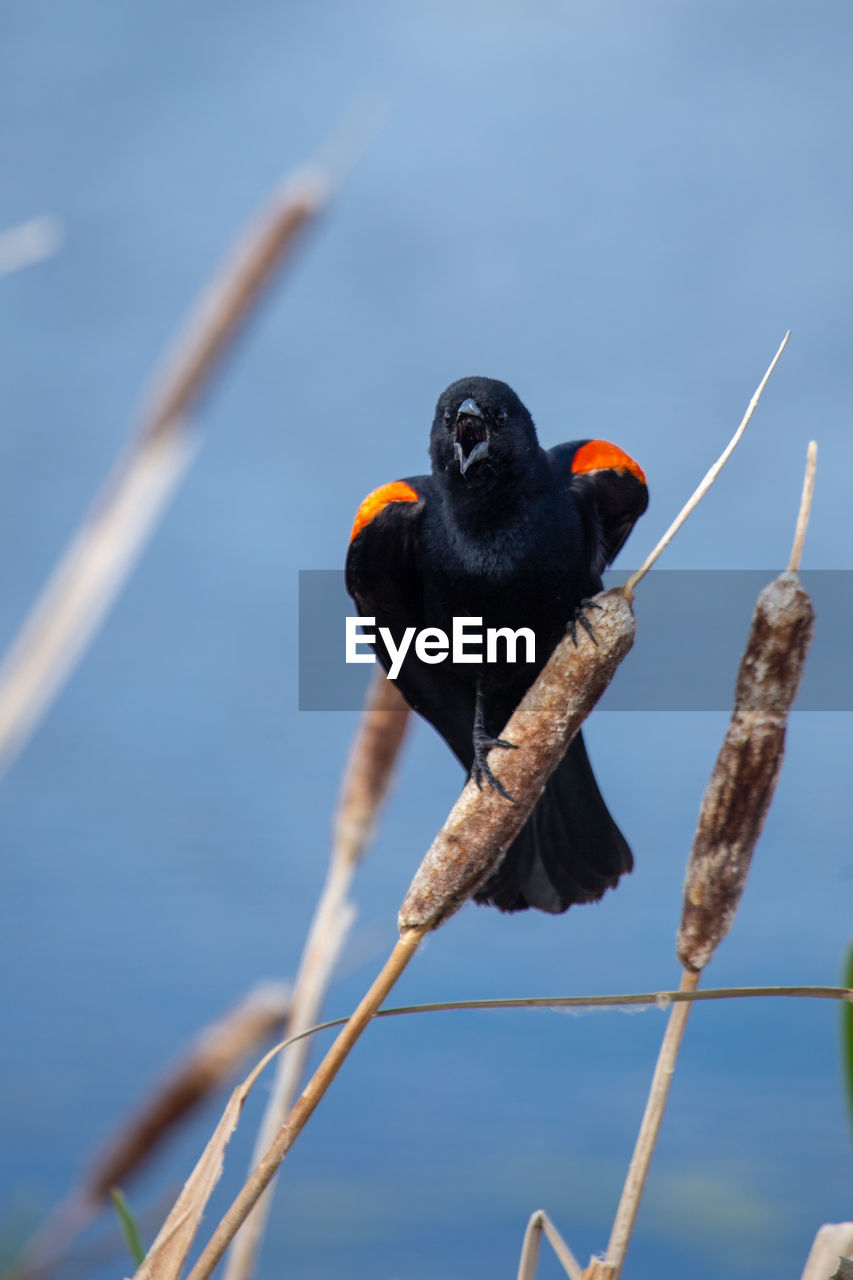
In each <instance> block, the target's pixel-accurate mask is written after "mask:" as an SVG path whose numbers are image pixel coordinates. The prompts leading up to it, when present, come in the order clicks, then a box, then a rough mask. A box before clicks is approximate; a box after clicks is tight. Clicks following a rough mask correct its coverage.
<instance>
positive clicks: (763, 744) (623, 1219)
mask: <svg viewBox="0 0 853 1280" xmlns="http://www.w3.org/2000/svg"><path fill="white" fill-rule="evenodd" d="M816 465H817V445H816V444H815V443H814V441H812V443H811V444H810V445H809V448H808V454H807V458H806V470H805V478H804V481H803V491H802V497H801V499H800V507H799V514H798V517H797V526H796V534H795V537H794V546H793V549H792V552H791V559H790V562H789V565H788V570H787V571H786V572H784V573H782V574H780V575H779V577H778V578H777V579H776V580H775V581H774V582H771V583H770V584H769V586H767V587H765V588H764V589H763V590H762V591H761V592H760V593H759V596H758V601H757V604H756V607H755V612H754V614H753V618H752V626H751V628H750V634H749V639H748V642H747V647H746V652H745V653H744V656H743V658H742V660H741V664H740V670H739V672H738V678H737V687H736V691H735V704H734V710H733V711H732V717H731V721H730V723H729V728H728V731H727V733H726V737H725V739H724V741H723V745H722V747H721V749H720V754H719V756H718V757H717V762H716V764H715V765H714V769H713V771H712V773H711V778H710V780H709V782H708V785H707V787H706V789H705V794H704V796H703V799H702V804H701V806H700V810H699V821H698V825H697V828H696V834H695V836H694V838H693V847H692V849H691V851H690V857H689V858H688V862H687V873H686V877H685V884H684V903H683V907H682V915H681V925H680V928H679V931H678V942H677V954H678V959H679V960H680V961H681V964H682V966H683V972H682V977H681V987H680V990H681V991H682V992H691V991H695V989H696V987H697V986H698V983H699V978H700V975H701V972H702V970H703V969H704V968H705V966H706V965H707V964H708V963H709V962H710V960H711V959H712V957H713V955H714V952H715V951H716V949H717V947H718V946H719V944H720V942H721V941H722V939H723V938H724V937H725V936H726V934H727V933H728V931H729V929H730V928H731V925H732V922H733V920H734V917H735V913H736V912H737V908H738V905H739V903H740V899H741V894H742V893H743V889H744V886H745V884H746V878H747V875H748V873H749V866H750V862H751V860H752V854H753V850H754V848H755V845H756V842H757V840H758V837H759V835H760V834H761V830H762V828H763V826H764V821H765V819H766V817H767V812H768V810H769V808H770V803H771V801H772V799H773V795H774V792H775V790H776V783H777V782H778V779H779V773H780V771H781V768H782V760H783V758H784V753H785V730H786V726H787V719H788V714H789V712H790V709H791V706H792V705H793V702H794V699H795V698H796V696H797V692H798V690H799V687H800V681H801V678H802V673H803V666H804V664H805V659H806V654H807V653H808V649H809V645H810V643H811V638H812V634H813V631H814V610H813V609H812V605H811V601H810V599H809V597H808V594H807V593H806V591H805V590H804V589H803V587H802V586H801V585H800V582H799V579H798V578H797V570H798V569H799V565H800V559H801V557H802V548H803V541H804V539H805V533H806V528H807V526H808V519H809V512H810V509H811V500H812V493H813V491H814V476H815V468H816ZM689 1012H690V1003H689V1002H686V1001H685V1002H684V1003H679V1004H676V1005H675V1006H674V1007H673V1009H672V1010H671V1012H670V1015H669V1020H668V1022H667V1027H666V1032H665V1034H664V1037H663V1042H662V1044H661V1048H660V1053H659V1055H658V1060H657V1065H656V1067H655V1072H654V1076H653V1078H652V1084H651V1088H650V1091H649V1096H648V1101H647V1103H646V1109H645V1113H644V1115H643V1120H642V1123H641V1125H640V1132H639V1135H638V1137H637V1143H636V1146H635V1148H634V1154H633V1156H632V1158H631V1163H630V1166H629V1169H628V1176H627V1178H626V1180H625V1185H624V1188H623V1190H622V1197H621V1199H620V1202H619V1207H618V1209H617V1211H616V1217H615V1220H614V1223H613V1230H612V1232H611V1235H610V1241H609V1243H608V1246H607V1252H606V1253H605V1255H604V1258H603V1259H597V1258H593V1259H592V1260H591V1262H590V1265H589V1268H588V1270H587V1272H586V1280H618V1278H619V1276H620V1274H621V1271H622V1267H623V1264H624V1261H625V1255H626V1253H627V1251H628V1246H629V1244H630V1240H631V1234H632V1232H633V1229H634V1223H635V1221H636V1217H637V1212H638V1210H639V1206H640V1200H641V1198H642V1194H643V1189H644V1187H645V1184H646V1178H647V1176H648V1172H649V1167H650V1165H651V1160H652V1156H653V1154H654V1150H655V1146H656V1144H657V1139H658V1135H659V1133H660V1126H661V1122H662V1120H663V1114H664V1110H665V1108H666V1103H667V1099H668V1097H669V1089H670V1085H671V1084H672V1077H673V1074H674V1072H675V1065H676V1061H677V1058H678V1052H679V1049H680V1047H681V1040H682V1037H683V1035H684V1029H685V1026H686V1023H687V1018H688V1015H689Z"/></svg>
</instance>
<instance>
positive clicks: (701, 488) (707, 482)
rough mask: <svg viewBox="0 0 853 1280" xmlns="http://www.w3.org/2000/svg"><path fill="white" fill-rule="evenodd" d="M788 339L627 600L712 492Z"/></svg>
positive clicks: (633, 581)
mask: <svg viewBox="0 0 853 1280" xmlns="http://www.w3.org/2000/svg"><path fill="white" fill-rule="evenodd" d="M790 336H791V330H790V329H789V330H788V332H787V333H786V334H785V336H784V338H783V339H782V341H781V343H780V344H779V350H778V351H777V352H776V354H775V356H774V357H773V359H772V360H771V361H770V364H769V366H768V369H767V372H766V373H765V375H764V377H763V378H762V379H761V381H760V382H759V384H758V386H757V387H756V389H755V391H754V393H753V396H752V399H751V400H750V402H749V404H748V405H747V409H746V413H745V414H744V415H743V417H742V418H741V421H740V426H739V427H738V429H737V431H736V432H735V433H734V435H733V436H732V438H731V440H730V441H729V443H728V444H727V445H726V447H725V449H724V450H723V452H722V453H721V454H720V456H719V458H718V459H717V461H716V462H715V463H714V465H713V466H712V467H710V468H709V469H708V471H707V472H706V473H705V476H704V477H703V479H702V480H701V481H700V482H699V484H698V485H697V487H696V489H695V490H694V491H693V493H692V494H691V495H690V497H689V498H688V499H687V501H686V502H685V504H684V506H683V507H682V508H681V510H680V511H679V513H678V515H677V516H676V517H675V519H674V520H673V522H672V524H671V525H670V526H669V528H668V529H667V531H666V533H665V534H664V535H663V537H662V538H661V539H660V540H659V541H658V543H657V544H656V546H655V547H653V549H652V550H651V551H650V552H649V554H648V555H647V556H646V558H645V560H644V561H643V563H642V564H641V565H640V567H639V569H637V570H636V572H635V573H632V574H631V576H630V578H629V579H628V581H627V582H626V583H625V586H624V587H623V591H624V592H625V595H626V596H627V597H628V599H629V600H631V599H633V595H634V588H635V587H636V585H637V583H638V582H639V581H640V580H641V579H642V578H644V577H645V576H646V574H647V573H648V571H649V569H651V567H652V565H653V564H654V563H655V561H656V560H657V559H658V557H659V556H660V555H661V553H662V552H663V551H665V550H666V548H667V547H668V546H669V544H670V542H672V540H673V538H674V537H675V535H676V534H677V533H678V530H679V529H680V528H681V526H682V525H683V524H684V522H685V520H686V519H687V517H688V516H689V515H690V513H691V511H695V509H696V508H697V507H698V505H699V503H700V502H701V501H702V499H703V498H704V496H705V494H706V493H707V492H708V490H709V489H710V488H711V485H712V484H713V483H714V481H715V480H716V478H717V476H718V475H719V474H720V472H721V471H722V469H723V467H724V466H725V465H726V463H727V462H728V460H729V458H730V457H731V456H732V454H733V453H734V451H735V448H736V446H737V444H738V441H739V440H740V438H741V436H742V435H743V433H744V431H746V428H747V427H748V426H749V420H750V418H751V417H752V415H753V414H754V413H755V410H756V408H757V406H758V402H759V400H760V399H761V395H762V392H763V391H764V388H765V387H766V386H767V383H768V381H769V379H770V375H771V373H772V372H773V370H774V369H775V368H776V365H777V363H778V361H779V357H780V356H781V354H782V352H783V351H784V350H785V347H786V345H787V342H788V339H789V338H790Z"/></svg>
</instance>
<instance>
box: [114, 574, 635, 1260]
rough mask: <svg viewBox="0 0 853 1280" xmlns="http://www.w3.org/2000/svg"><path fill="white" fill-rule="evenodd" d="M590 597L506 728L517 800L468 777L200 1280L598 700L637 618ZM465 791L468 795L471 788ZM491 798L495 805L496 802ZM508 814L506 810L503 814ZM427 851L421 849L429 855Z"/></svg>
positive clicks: (509, 782)
mask: <svg viewBox="0 0 853 1280" xmlns="http://www.w3.org/2000/svg"><path fill="white" fill-rule="evenodd" d="M596 603H597V604H599V605H600V606H601V608H600V610H597V611H596V614H595V633H596V638H597V641H598V644H597V645H595V644H592V643H591V642H587V643H584V642H583V641H582V642H581V644H580V645H579V647H577V648H575V646H574V644H573V643H572V641H571V640H570V639H568V640H567V641H564V642H563V644H561V645H560V646H559V647H558V648H557V650H555V652H554V654H552V656H551V659H550V660H549V662H548V664H547V665H546V667H545V669H544V670H543V671H542V673H541V674H540V676H539V678H538V680H537V682H536V684H535V685H534V686H533V688H531V689H530V690H528V693H527V694H526V695H525V698H524V700H523V701H522V703H521V705H520V706H519V708H518V710H517V711H516V712H515V713H514V715H513V716H512V718H511V719H510V721H509V722H508V724H507V726H506V728H505V729H504V731H503V732H504V733H505V734H512V735H513V736H514V740H515V741H517V742H518V744H519V746H520V747H522V750H519V751H518V752H512V756H513V760H512V761H508V762H504V761H502V762H501V766H500V777H501V781H502V782H503V783H504V785H505V786H511V787H513V788H514V790H515V795H516V798H517V803H516V804H514V805H509V804H507V802H506V801H505V800H504V799H502V798H501V797H499V796H497V793H492V792H491V791H484V792H479V791H478V790H477V789H476V787H475V786H474V784H469V785H468V786H466V788H465V791H463V796H462V801H464V806H465V807H464V810H463V813H467V814H468V817H467V821H468V822H469V823H470V824H471V826H472V833H473V834H472V839H471V844H470V846H468V843H467V841H466V840H465V838H464V833H463V834H462V835H460V834H459V827H458V822H459V821H461V819H457V822H454V823H452V824H451V828H450V831H449V834H448V838H447V839H446V840H445V841H443V842H439V841H437V842H436V844H434V846H433V850H432V851H431V852H433V853H434V857H433V858H432V859H431V863H430V867H429V869H428V870H427V872H426V874H425V875H424V876H423V877H422V878H419V877H416V878H415V882H414V885H413V887H412V889H410V891H409V894H408V895H407V899H406V904H408V906H407V905H406V904H404V907H403V909H402V910H401V935H402V936H401V938H400V940H399V942H398V943H397V945H396V946H395V947H394V950H393V951H392V952H391V955H390V956H389V958H388V960H387V961H386V963H385V965H384V967H383V969H382V971H381V972H380V973H379V975H378V977H377V978H376V980H375V981H374V983H373V986H372V987H371V988H370V990H369V991H368V993H367V995H366V996H365V997H364V999H363V1000H362V1002H361V1004H360V1005H359V1006H358V1008H357V1009H356V1011H355V1013H354V1014H353V1015H352V1017H351V1018H350V1019H349V1021H348V1022H347V1024H346V1025H345V1027H344V1028H343V1030H342V1031H341V1032H340V1034H339V1036H338V1037H337V1039H336V1040H335V1042H334V1044H333V1045H332V1047H331V1049H330V1050H329V1051H328V1053H327V1054H326V1056H325V1058H324V1059H323V1061H322V1062H321V1063H320V1065H319V1067H318V1068H317V1070H316V1071H315V1072H314V1075H313V1076H312V1078H311V1080H310V1081H309V1083H308V1085H307V1086H306V1088H305V1089H304V1091H303V1093H302V1094H301V1096H300V1098H299V1100H298V1101H297V1103H296V1105H295V1106H294V1107H293V1109H292V1111H291V1112H290V1114H289V1115H288V1117H287V1119H286V1121H285V1123H284V1124H283V1125H282V1126H281V1128H280V1129H279V1131H278V1133H277V1134H276V1136H275V1138H274V1140H273V1142H272V1143H271V1144H270V1147H269V1148H268V1150H267V1151H266V1153H265V1155H264V1156H263V1158H262V1159H261V1161H260V1162H259V1164H258V1166H257V1168H256V1169H255V1171H254V1172H253V1174H252V1175H251V1177H250V1178H249V1180H248V1181H247V1182H246V1184H245V1185H244V1187H243V1189H242V1190H241V1191H240V1193H239V1195H238V1196H237V1198H236V1199H235V1201H234V1202H233V1204H232V1205H231V1208H230V1209H229V1210H228V1212H227V1213H226V1214H225V1216H224V1217H223V1219H222V1221H221V1222H220V1223H219V1226H218V1227H217V1228H216V1231H215V1232H214V1234H213V1236H212V1238H211V1240H210V1242H209V1243H208V1245H207V1247H206V1248H205V1249H204V1251H203V1253H202V1255H201V1257H200V1258H199V1260H198V1262H197V1263H196V1265H195V1267H194V1268H193V1270H192V1272H191V1273H190V1276H189V1278H188V1280H206V1277H208V1276H210V1275H211V1273H212V1271H213V1270H214V1268H215V1267H216V1266H217V1264H218V1263H219V1261H220V1259H221V1258H222V1256H223V1254H224V1252H225V1250H226V1249H227V1248H228V1246H229V1244H230V1243H231V1241H232V1240H233V1238H234V1236H235V1234H236V1233H237V1231H238V1230H239V1228H240V1227H241V1226H242V1224H243V1222H244V1221H245V1220H246V1218H247V1216H248V1215H249V1213H250V1212H251V1211H252V1209H253V1207H254V1205H255V1204H256V1203H257V1201H258V1199H259V1198H260V1197H261V1195H263V1193H264V1190H265V1189H266V1187H267V1186H268V1185H269V1183H270V1182H271V1181H272V1179H273V1178H274V1176H275V1173H276V1171H277V1169H278V1167H279V1165H280V1164H281V1162H282V1160H283V1159H284V1157H285V1156H286V1155H287V1153H288V1151H289V1150H290V1148H291V1147H292V1146H293V1143H294V1142H295V1140H296V1138H297V1137H298V1136H299V1134H300V1133H301V1132H302V1129H303V1128H304V1127H305V1124H306V1123H307V1121H308V1119H309V1118H310V1116H311V1115H312V1113H313V1111H314V1109H315V1107H316V1106H317V1105H318V1104H319V1102H320V1100H321V1098H322V1097H323V1095H324V1093H325V1092H326V1090H327V1089H328V1087H329V1085H330V1084H331V1082H332V1080H333V1079H334V1078H335V1076H336V1075H337V1073H338V1071H339V1070H340V1068H341V1066H342V1065H343V1063H344V1061H345V1059H346V1058H347V1056H348V1055H349V1053H350V1051H351V1049H352V1047H353V1045H354V1044H355V1043H356V1041H357V1040H358V1038H359V1037H360V1036H361V1034H362V1032H363V1031H364V1028H365V1027H366V1026H367V1024H368V1022H369V1021H370V1020H371V1018H372V1017H373V1016H374V1015H375V1014H376V1012H377V1010H378V1009H379V1007H380V1005H381V1003H382V1001H383V1000H384V999H385V997H386V996H387V994H388V992H389V991H390V990H391V989H392V987H393V986H394V984H395V983H396V981H397V979H398V978H399V976H400V974H401V973H402V972H403V970H404V969H405V968H406V966H407V965H408V963H409V961H410V960H411V958H412V956H413V955H414V954H415V951H416V950H417V948H418V946H419V945H420V942H421V940H422V938H423V937H424V935H425V934H426V933H427V932H428V931H429V930H430V929H434V928H436V927H437V926H438V925H439V924H440V923H441V922H442V921H443V920H445V919H446V918H447V917H448V916H449V915H450V914H451V913H452V912H453V911H455V910H456V909H457V908H458V907H459V906H461V904H462V902H463V901H464V898H465V895H466V893H467V892H470V889H471V888H473V887H474V885H476V884H477V883H479V882H480V880H482V879H483V878H484V877H485V876H486V875H488V874H489V872H490V870H491V868H492V867H493V866H494V865H495V864H496V863H497V862H498V860H499V858H500V857H501V855H502V853H503V851H504V849H505V848H506V847H507V845H508V844H509V843H510V841H511V840H512V838H513V836H514V835H515V833H516V832H517V831H518V830H519V829H520V827H521V825H522V824H523V822H524V821H525V818H526V816H527V815H528V814H529V813H530V811H531V810H532V808H533V806H534V804H535V803H536V801H537V799H538V798H539V796H540V794H541V792H542V788H543V787H544V785H545V782H546V781H547V779H548V776H549V775H550V773H551V772H552V770H553V769H554V768H556V766H557V764H558V763H559V761H560V759H561V757H562V754H563V752H564V751H565V749H566V746H567V745H568V742H569V740H570V738H571V737H572V735H573V734H574V733H575V732H576V731H577V729H578V728H579V727H580V724H581V722H582V720H583V718H584V716H585V715H587V714H588V713H589V711H590V710H591V709H592V707H593V706H594V705H595V703H596V702H597V701H598V699H599V697H600V696H601V694H602V693H603V691H604V689H605V687H606V685H607V682H608V681H609V680H610V678H611V677H612V675H613V673H614V671H615V670H616V667H617V666H618V664H619V662H620V660H621V659H622V657H624V655H625V654H626V653H627V652H628V650H629V648H630V647H631V643H632V641H633V636H634V629H635V623H634V616H633V613H632V612H631V606H630V605H629V604H628V602H627V600H626V599H625V597H624V595H623V594H622V592H621V591H607V592H604V593H602V594H601V595H599V596H598V597H597V598H596ZM516 756H518V757H525V756H529V757H530V758H529V760H528V762H527V765H526V766H525V765H521V766H519V764H518V763H517V762H516V760H515V757H516ZM472 791H473V795H471V794H470V793H471V792H472ZM467 796H470V799H467V798H466V797H467ZM495 799H497V800H498V801H499V804H497V805H496V804H495V803H494V801H495ZM478 802H479V805H482V807H483V810H484V811H485V812H486V814H488V815H489V816H488V817H487V818H486V819H484V820H483V819H481V816H480V814H479V812H478ZM456 808H458V805H457V806H456ZM454 812H456V809H454ZM507 813H508V814H509V815H510V816H509V818H508V819H507V817H506V814H507ZM451 817H452V815H451ZM505 824H506V825H505ZM490 840H493V841H495V842H496V843H495V845H494V848H490V846H489V841H490ZM467 848H469V849H470V858H471V860H470V861H468V860H467V858H466V849H467ZM429 858H430V855H427V860H429ZM427 860H425V861H427ZM465 884H467V885H468V889H467V890H464V885H465ZM460 895H461V896H460ZM415 913H422V914H423V916H424V918H425V920H428V923H424V924H423V925H419V924H417V923H416V922H415V920H414V919H413V915H414V914H415ZM173 1213H174V1211H173ZM164 1231H165V1228H164ZM146 1262H147V1260H146ZM138 1274H139V1280H176V1276H177V1273H176V1272H174V1271H172V1270H171V1269H168V1268H166V1269H162V1268H158V1269H156V1270H145V1269H144V1268H141V1269H140V1271H139V1273H138Z"/></svg>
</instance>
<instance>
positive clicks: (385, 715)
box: [333, 671, 410, 863]
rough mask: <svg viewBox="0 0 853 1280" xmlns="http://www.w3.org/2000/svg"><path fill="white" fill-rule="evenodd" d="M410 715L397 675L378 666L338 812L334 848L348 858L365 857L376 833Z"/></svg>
mask: <svg viewBox="0 0 853 1280" xmlns="http://www.w3.org/2000/svg"><path fill="white" fill-rule="evenodd" d="M409 715H410V711H409V707H408V704H407V703H406V702H405V700H404V699H403V696H402V694H401V693H400V691H399V690H398V688H397V686H396V684H395V683H394V681H393V680H388V679H386V677H385V674H384V672H381V671H377V673H376V675H375V676H374V677H373V680H372V681H371V684H370V688H369V689H368V692H367V698H366V700H365V704H364V712H363V714H362V718H361V722H360V724H359V727H358V732H357V734H356V737H355V740H354V742H353V744H352V750H351V752H350V757H349V760H348V762H347V767H346V772H345V773H344V781H343V786H342V787H341V798H340V802H339V804H338V811H337V814H336V816H335V830H334V839H333V844H334V848H335V850H336V851H337V856H338V857H340V858H341V859H343V860H345V861H347V862H350V863H358V862H359V861H360V860H361V857H362V854H363V853H364V850H365V848H366V847H367V845H368V843H369V842H370V839H371V837H372V835H373V829H374V826H375V823H376V817H377V814H378V813H379V809H380V808H381V806H382V802H383V800H384V799H385V796H386V794H387V791H388V787H389V786H390V784H391V779H392V777H393V773H394V765H395V763H396V760H397V755H398V754H399V751H400V747H401V746H402V742H403V735H404V734H405V732H406V726H407V724H408V720H409Z"/></svg>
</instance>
